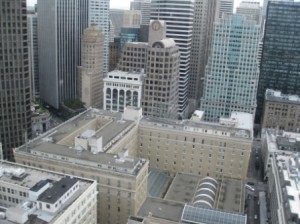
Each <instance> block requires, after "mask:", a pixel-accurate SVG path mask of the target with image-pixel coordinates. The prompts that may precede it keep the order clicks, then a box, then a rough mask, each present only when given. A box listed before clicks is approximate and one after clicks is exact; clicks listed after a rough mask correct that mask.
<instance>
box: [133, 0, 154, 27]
mask: <svg viewBox="0 0 300 224" xmlns="http://www.w3.org/2000/svg"><path fill="white" fill-rule="evenodd" d="M150 8H151V0H133V1H132V2H130V10H140V11H141V12H142V25H149V23H150Z"/></svg>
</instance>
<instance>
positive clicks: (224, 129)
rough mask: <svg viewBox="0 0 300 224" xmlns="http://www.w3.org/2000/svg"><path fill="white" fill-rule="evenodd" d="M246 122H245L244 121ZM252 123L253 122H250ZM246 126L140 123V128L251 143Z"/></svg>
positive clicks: (163, 121) (146, 119) (162, 121)
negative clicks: (204, 135)
mask: <svg viewBox="0 0 300 224" xmlns="http://www.w3.org/2000/svg"><path fill="white" fill-rule="evenodd" d="M245 122H246V120H245ZM251 122H253V120H251ZM246 123H247V125H245V126H239V127H234V126H232V125H223V124H219V123H213V122H205V121H196V122H195V121H191V120H171V119H169V120H168V119H161V118H152V117H144V118H142V119H141V121H140V124H139V125H140V126H153V127H157V128H166V129H171V130H178V131H183V132H194V133H197V132H198V133H203V134H211V135H217V136H222V137H231V138H239V139H245V140H250V141H252V139H253V129H252V128H250V129H248V128H249V127H250V126H249V125H248V122H246Z"/></svg>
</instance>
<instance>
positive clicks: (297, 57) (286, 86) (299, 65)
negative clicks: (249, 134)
mask: <svg viewBox="0 0 300 224" xmlns="http://www.w3.org/2000/svg"><path fill="white" fill-rule="evenodd" d="M268 88H269V89H274V90H279V91H281V92H282V93H283V94H297V95H299V94H300V2H272V1H271V2H269V4H268V8H267V17H266V24H265V36H264V41H263V52H262V60H261V67H260V78H259V83H258V91H257V110H256V122H257V123H260V122H261V118H262V110H263V101H264V96H265V91H266V89H268Z"/></svg>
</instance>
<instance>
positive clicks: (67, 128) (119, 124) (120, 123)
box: [15, 109, 145, 175]
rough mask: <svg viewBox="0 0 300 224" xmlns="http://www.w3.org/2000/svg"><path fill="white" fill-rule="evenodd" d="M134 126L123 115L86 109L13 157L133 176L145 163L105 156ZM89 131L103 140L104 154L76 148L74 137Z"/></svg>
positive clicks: (20, 148) (35, 140)
mask: <svg viewBox="0 0 300 224" xmlns="http://www.w3.org/2000/svg"><path fill="white" fill-rule="evenodd" d="M135 126H136V124H135V122H134V121H129V120H124V119H122V113H113V112H109V111H105V110H97V109H89V110H87V111H85V112H83V113H81V114H79V115H77V116H75V117H73V118H71V119H70V120H68V121H66V122H64V123H63V124H61V125H59V126H58V127H55V128H54V129H52V130H50V131H48V132H47V133H45V134H44V135H41V136H39V137H38V138H35V139H33V140H31V141H29V142H28V143H27V144H26V145H23V146H21V147H19V148H17V149H16V150H15V151H16V152H15V153H30V154H33V155H35V156H40V157H43V158H47V159H53V160H59V161H61V162H67V163H68V162H69V163H73V164H78V165H82V166H91V167H93V168H96V169H105V170H111V171H114V172H121V173H124V174H129V175H136V174H137V173H138V171H139V170H140V168H141V167H142V166H143V164H145V160H144V159H139V158H127V157H126V158H120V157H119V156H118V155H116V154H110V153H105V152H106V151H107V150H109V149H110V148H111V147H112V146H113V145H114V144H116V143H117V142H118V141H119V140H120V139H122V137H123V136H124V135H125V134H126V133H127V132H128V131H130V130H131V129H132V128H134V127H135ZM89 130H94V131H95V135H94V136H93V138H96V139H97V138H100V137H102V148H103V152H99V153H92V152H90V151H88V150H82V149H78V146H75V137H77V136H79V135H81V134H82V133H85V132H87V131H89ZM79 148H80V147H79Z"/></svg>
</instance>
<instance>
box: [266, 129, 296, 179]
mask: <svg viewBox="0 0 300 224" xmlns="http://www.w3.org/2000/svg"><path fill="white" fill-rule="evenodd" d="M261 140H262V148H261V154H262V160H263V167H264V173H265V177H266V178H267V177H268V172H269V171H270V167H271V160H272V157H273V154H274V153H284V154H286V155H292V154H294V153H295V152H300V133H296V132H285V131H278V130H275V129H263V130H262V139H261Z"/></svg>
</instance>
